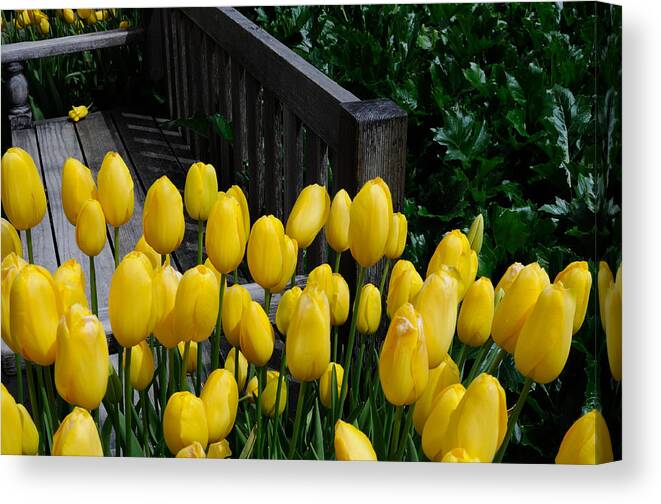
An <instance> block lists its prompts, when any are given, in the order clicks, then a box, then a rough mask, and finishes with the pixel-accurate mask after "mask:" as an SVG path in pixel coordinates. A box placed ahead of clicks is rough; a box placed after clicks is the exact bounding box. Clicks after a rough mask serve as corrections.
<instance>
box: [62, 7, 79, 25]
mask: <svg viewBox="0 0 661 504" xmlns="http://www.w3.org/2000/svg"><path fill="white" fill-rule="evenodd" d="M62 18H63V19H64V21H65V22H66V23H67V24H73V23H74V22H75V21H76V15H75V14H74V13H73V9H62Z"/></svg>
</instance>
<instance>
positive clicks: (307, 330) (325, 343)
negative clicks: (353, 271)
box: [285, 288, 331, 382]
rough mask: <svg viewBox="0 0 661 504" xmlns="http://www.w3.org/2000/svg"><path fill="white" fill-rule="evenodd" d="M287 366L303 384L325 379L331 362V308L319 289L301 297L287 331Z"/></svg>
mask: <svg viewBox="0 0 661 504" xmlns="http://www.w3.org/2000/svg"><path fill="white" fill-rule="evenodd" d="M285 343H286V349H287V367H288V368H289V371H290V373H291V375H292V376H293V377H294V378H296V379H297V380H299V381H306V382H308V381H313V380H317V379H319V378H321V375H322V374H323V373H324V371H325V370H326V367H327V366H328V363H329V362H330V350H331V348H330V308H329V306H328V298H327V297H326V295H325V294H324V293H323V291H321V290H319V289H317V288H311V289H306V290H304V291H303V294H301V297H300V298H298V303H296V307H295V308H294V312H293V313H292V315H291V321H290V323H289V327H288V328H287V340H286V342H285Z"/></svg>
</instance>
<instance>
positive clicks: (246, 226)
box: [226, 185, 250, 241]
mask: <svg viewBox="0 0 661 504" xmlns="http://www.w3.org/2000/svg"><path fill="white" fill-rule="evenodd" d="M226 194H227V195H228V196H230V197H232V198H234V199H235V200H236V201H237V202H238V203H239V206H240V207H241V218H242V220H243V236H245V239H246V241H248V236H250V207H248V200H247V199H246V195H245V194H243V191H242V190H241V188H240V187H239V186H238V185H233V186H232V187H230V188H229V189H228V190H227V193H226Z"/></svg>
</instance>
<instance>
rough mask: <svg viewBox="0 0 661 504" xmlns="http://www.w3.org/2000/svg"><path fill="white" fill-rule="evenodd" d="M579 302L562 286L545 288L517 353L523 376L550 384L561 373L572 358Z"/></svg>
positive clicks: (518, 342) (529, 319)
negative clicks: (571, 350)
mask: <svg viewBox="0 0 661 504" xmlns="http://www.w3.org/2000/svg"><path fill="white" fill-rule="evenodd" d="M575 310H576V301H575V299H574V297H573V296H572V295H571V293H570V292H569V290H568V289H565V288H564V287H563V286H562V284H553V285H550V286H549V287H547V288H545V289H544V290H543V291H542V293H541V294H540V295H539V299H538V300H537V303H536V304H535V307H534V308H533V310H532V313H531V314H530V316H529V317H528V318H527V320H526V322H525V324H524V325H523V328H522V329H521V333H520V334H519V339H518V340H517V343H516V350H515V351H514V363H515V364H516V368H517V369H518V370H519V371H520V372H521V374H522V375H524V376H527V377H528V378H531V379H533V380H534V381H536V382H537V383H549V382H551V381H553V380H555V379H556V378H557V377H558V375H559V374H560V373H561V372H562V370H563V368H564V367H565V363H566V362H567V357H568V356H569V348H570V346H571V336H572V324H573V320H574V311H575Z"/></svg>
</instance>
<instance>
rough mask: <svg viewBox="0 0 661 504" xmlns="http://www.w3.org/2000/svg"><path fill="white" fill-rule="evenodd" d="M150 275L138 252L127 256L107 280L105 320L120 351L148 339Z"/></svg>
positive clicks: (148, 265) (152, 305)
mask: <svg viewBox="0 0 661 504" xmlns="http://www.w3.org/2000/svg"><path fill="white" fill-rule="evenodd" d="M153 290H154V287H153V271H152V267H151V263H150V262H149V259H147V256H146V255H144V254H143V253H142V252H129V253H128V254H127V255H126V256H124V259H122V261H121V262H120V263H119V266H118V267H117V269H116V270H115V272H114V273H113V275H112V279H111V280H110V294H109V295H108V318H109V319H110V326H111V327H112V332H113V336H114V337H115V339H116V340H117V341H118V342H119V344H120V345H122V346H123V347H124V348H129V347H134V346H135V345H137V344H138V343H140V342H141V341H142V340H144V339H146V338H147V336H149V333H151V332H152V330H153V328H154V324H155V323H156V316H157V315H158V314H157V313H156V306H155V303H154V292H153Z"/></svg>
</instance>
